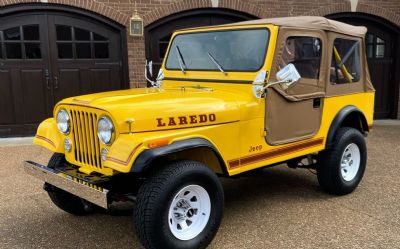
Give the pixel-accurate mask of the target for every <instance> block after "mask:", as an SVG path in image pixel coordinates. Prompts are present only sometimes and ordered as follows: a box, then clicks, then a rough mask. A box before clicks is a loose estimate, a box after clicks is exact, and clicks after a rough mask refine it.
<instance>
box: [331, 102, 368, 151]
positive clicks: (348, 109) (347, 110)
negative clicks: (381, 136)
mask: <svg viewBox="0 0 400 249" xmlns="http://www.w3.org/2000/svg"><path fill="white" fill-rule="evenodd" d="M353 113H356V115H358V116H359V117H360V118H361V126H362V127H361V129H362V131H361V132H362V133H365V132H368V131H369V128H368V124H367V119H366V118H365V115H364V113H363V112H362V111H361V110H360V109H358V108H357V107H355V106H352V105H348V106H345V107H344V108H342V109H341V110H340V111H339V112H338V113H337V114H336V116H335V118H334V119H333V121H332V124H331V126H330V127H329V132H328V136H327V139H326V147H329V146H330V145H331V144H332V142H333V139H334V138H335V134H336V131H337V130H338V129H339V128H340V127H341V126H342V124H343V122H344V120H345V119H346V118H347V117H348V116H349V115H351V114H353Z"/></svg>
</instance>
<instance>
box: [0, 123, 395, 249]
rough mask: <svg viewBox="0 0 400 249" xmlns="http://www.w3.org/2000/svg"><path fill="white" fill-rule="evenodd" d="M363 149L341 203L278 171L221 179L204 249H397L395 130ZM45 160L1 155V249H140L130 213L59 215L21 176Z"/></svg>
mask: <svg viewBox="0 0 400 249" xmlns="http://www.w3.org/2000/svg"><path fill="white" fill-rule="evenodd" d="M368 146H369V159H368V166H367V171H366V174H365V176H364V179H363V181H362V182H361V184H360V186H359V188H358V189H357V190H356V191H355V192H354V193H352V194H350V195H348V196H343V197H334V196H330V195H327V194H325V193H323V192H321V190H320V189H319V187H318V182H317V179H316V176H315V175H313V174H312V173H311V172H309V171H308V170H300V169H297V170H294V169H289V168H287V167H284V166H282V167H275V168H270V169H265V170H262V171H258V172H256V173H253V174H251V175H246V176H243V177H239V178H236V179H223V184H224V188H225V195H226V206H225V215H224V219H223V222H222V225H221V228H220V230H219V232H218V234H217V236H216V238H215V239H214V241H213V243H212V244H211V246H210V248H235V249H238V248H274V249H275V248H390V249H392V248H400V163H399V161H400V126H392V125H390V124H389V125H383V126H376V127H375V128H374V130H373V132H372V133H371V134H370V136H369V137H368ZM49 157H50V153H49V152H47V151H46V150H45V149H41V148H39V147H36V146H28V145H27V146H21V145H20V146H8V147H0V183H1V185H0V248H118V249H123V248H141V246H140V244H139V242H138V240H137V237H136V235H135V233H134V231H133V225H132V217H131V216H130V210H128V211H117V210H116V211H112V212H109V213H105V212H103V213H96V214H94V215H91V216H87V217H74V216H71V215H69V214H66V213H64V212H62V211H60V210H58V209H57V208H56V207H55V206H54V205H53V204H52V203H51V202H50V200H49V198H48V197H47V194H46V193H45V192H44V191H43V190H42V183H41V182H40V181H38V180H36V179H34V178H32V177H30V176H26V175H25V174H24V173H23V171H22V169H21V161H23V160H26V159H32V160H35V161H39V162H42V163H46V161H47V160H48V159H49Z"/></svg>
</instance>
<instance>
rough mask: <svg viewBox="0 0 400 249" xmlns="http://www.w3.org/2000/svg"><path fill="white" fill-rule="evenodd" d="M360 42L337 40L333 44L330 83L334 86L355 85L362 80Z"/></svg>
mask: <svg viewBox="0 0 400 249" xmlns="http://www.w3.org/2000/svg"><path fill="white" fill-rule="evenodd" d="M360 72H361V63H360V42H359V41H356V40H349V39H342V38H336V39H335V41H334V44H333V51H332V62H331V68H330V81H331V83H332V84H345V83H354V82H358V81H359V80H360Z"/></svg>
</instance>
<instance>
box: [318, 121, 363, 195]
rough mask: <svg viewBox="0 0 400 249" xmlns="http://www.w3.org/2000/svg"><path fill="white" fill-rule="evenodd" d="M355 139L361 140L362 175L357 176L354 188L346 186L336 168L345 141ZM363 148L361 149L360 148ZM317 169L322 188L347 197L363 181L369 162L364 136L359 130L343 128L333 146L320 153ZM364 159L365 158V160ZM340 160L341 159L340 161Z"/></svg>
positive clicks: (338, 132) (336, 136) (336, 135)
mask: <svg viewBox="0 0 400 249" xmlns="http://www.w3.org/2000/svg"><path fill="white" fill-rule="evenodd" d="M352 136H353V137H355V138H356V139H359V142H360V144H358V146H359V149H360V153H361V155H360V156H361V158H360V160H361V161H360V169H359V171H360V175H359V176H356V177H357V178H358V179H355V181H354V184H352V185H353V186H351V187H350V186H344V185H343V184H341V182H340V181H339V180H338V177H336V175H335V174H336V173H337V172H336V171H335V169H334V168H335V167H337V160H338V158H341V157H342V153H343V151H342V148H341V146H340V145H341V143H342V141H343V140H347V139H348V138H349V137H352ZM360 146H361V147H360ZM318 157H319V159H318V167H317V176H318V182H319V184H320V186H321V188H322V189H323V190H324V191H326V192H327V193H329V194H333V195H346V194H349V193H351V192H353V191H354V189H355V188H356V187H357V185H358V184H359V182H360V181H361V179H362V177H363V174H364V171H365V167H366V160H367V149H366V144H365V140H364V137H363V135H362V134H361V132H360V131H359V130H357V129H354V128H351V127H342V128H340V129H339V130H338V131H337V132H336V134H335V138H334V141H333V143H332V146H330V147H329V148H327V149H325V150H324V151H322V152H320V154H319V156H318ZM363 157H364V158H363ZM339 160H340V159H339Z"/></svg>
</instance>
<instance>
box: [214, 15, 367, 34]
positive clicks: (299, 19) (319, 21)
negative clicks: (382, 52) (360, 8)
mask: <svg viewBox="0 0 400 249" xmlns="http://www.w3.org/2000/svg"><path fill="white" fill-rule="evenodd" d="M252 24H274V25H276V26H284V27H295V28H309V29H320V30H321V29H322V30H328V31H333V32H337V33H341V34H346V35H352V36H359V37H364V36H365V33H367V28H366V27H363V26H353V25H349V24H346V23H342V22H338V21H334V20H330V19H327V18H325V17H321V16H295V17H279V18H269V19H258V20H252V21H245V22H237V23H231V24H225V25H221V26H236V25H252Z"/></svg>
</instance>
